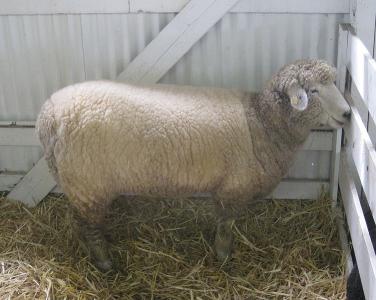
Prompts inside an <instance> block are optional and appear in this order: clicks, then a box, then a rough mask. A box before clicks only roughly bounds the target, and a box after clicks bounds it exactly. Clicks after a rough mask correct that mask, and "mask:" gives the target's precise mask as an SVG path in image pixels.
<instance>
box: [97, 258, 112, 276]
mask: <svg viewBox="0 0 376 300" xmlns="http://www.w3.org/2000/svg"><path fill="white" fill-rule="evenodd" d="M94 264H95V266H96V267H97V268H98V269H99V271H101V272H103V273H107V272H109V271H112V270H113V268H112V262H111V260H103V261H95V262H94Z"/></svg>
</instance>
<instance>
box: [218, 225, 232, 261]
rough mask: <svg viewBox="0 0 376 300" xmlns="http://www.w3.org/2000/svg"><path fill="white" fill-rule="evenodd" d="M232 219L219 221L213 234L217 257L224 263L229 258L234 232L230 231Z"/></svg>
mask: <svg viewBox="0 0 376 300" xmlns="http://www.w3.org/2000/svg"><path fill="white" fill-rule="evenodd" d="M232 224H233V220H227V221H225V222H219V223H218V225H217V232H216V234H215V241H214V247H215V252H216V254H217V259H218V260H219V261H220V262H222V263H224V262H226V261H228V260H229V259H230V258H231V254H232V246H233V243H234V234H233V232H232V229H231V227H232Z"/></svg>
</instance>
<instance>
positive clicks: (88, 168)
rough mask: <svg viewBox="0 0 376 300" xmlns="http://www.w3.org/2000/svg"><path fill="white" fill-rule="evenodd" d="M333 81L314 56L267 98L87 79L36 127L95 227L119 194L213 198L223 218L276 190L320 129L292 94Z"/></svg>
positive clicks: (277, 82)
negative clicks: (298, 86)
mask: <svg viewBox="0 0 376 300" xmlns="http://www.w3.org/2000/svg"><path fill="white" fill-rule="evenodd" d="M313 72H318V73H317V74H316V73H314V74H312V73H313ZM333 76H334V73H333V68H332V67H330V66H328V65H327V64H326V63H324V62H322V61H314V60H312V61H299V62H297V63H295V64H291V65H288V66H286V67H285V68H283V69H282V70H281V71H280V72H279V73H278V74H277V75H275V76H274V77H273V78H272V80H271V81H270V82H269V84H268V85H267V86H266V88H265V89H264V91H263V92H262V93H260V94H252V93H247V92H241V91H234V90H226V89H220V88H201V87H190V86H173V85H150V86H138V85H131V84H123V83H115V82H110V81H97V82H85V83H81V84H76V85H73V86H69V87H67V88H64V89H62V90H60V91H58V92H56V93H55V94H53V95H52V96H51V98H50V99H49V100H47V102H46V103H45V104H44V106H43V107H42V110H41V113H40V115H39V118H38V121H37V131H38V133H39V137H40V139H41V141H42V145H43V147H44V150H45V156H46V159H47V161H48V165H49V167H50V169H51V170H52V173H53V174H54V176H55V178H56V179H57V181H58V182H59V183H60V185H61V187H62V189H63V191H64V192H65V193H66V194H67V196H68V197H69V198H70V200H71V201H72V203H73V204H74V205H75V206H76V207H77V208H78V210H79V211H80V212H81V214H82V215H83V216H85V217H86V218H87V219H88V220H90V221H91V222H93V223H95V222H98V223H100V222H101V221H102V219H103V216H104V213H105V211H106V208H107V207H108V206H109V204H110V203H111V201H112V200H113V199H114V198H116V197H117V196H118V195H119V194H121V193H137V194H140V195H151V196H169V197H175V196H183V195H189V194H192V193H197V192H211V193H212V194H213V196H214V199H215V201H216V202H217V203H218V207H219V209H220V210H222V213H224V214H232V213H239V212H242V211H243V206H242V205H245V204H246V203H247V201H249V200H250V199H255V198H259V197H263V196H265V195H267V194H269V193H270V192H271V191H272V190H273V189H274V188H275V187H276V185H277V184H278V183H279V182H280V180H281V179H282V177H283V176H284V175H285V174H286V172H287V171H288V169H289V167H290V165H291V161H292V157H293V155H294V153H295V152H296V151H297V150H298V149H299V147H300V146H301V145H302V143H303V142H304V140H305V139H306V137H307V136H308V134H309V131H310V129H311V128H312V127H313V126H316V125H317V118H316V116H317V115H318V113H319V111H320V107H317V106H315V105H311V106H309V107H308V109H307V110H306V111H304V112H297V111H295V110H293V109H292V108H291V105H290V104H289V102H288V101H286V99H285V97H286V96H285V95H284V94H283V93H284V91H285V89H286V88H287V87H288V86H289V85H291V84H292V83H294V82H299V83H302V84H309V82H310V81H312V80H319V81H320V82H322V81H323V80H329V81H330V80H331V79H333ZM276 87H278V88H280V90H279V91H276V90H275V88H276Z"/></svg>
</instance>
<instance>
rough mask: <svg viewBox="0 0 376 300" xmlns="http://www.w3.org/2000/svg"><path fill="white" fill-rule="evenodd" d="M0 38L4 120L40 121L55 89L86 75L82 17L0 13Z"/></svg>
mask: <svg viewBox="0 0 376 300" xmlns="http://www.w3.org/2000/svg"><path fill="white" fill-rule="evenodd" d="M0 41H1V42H0V103H1V104H0V108H1V109H0V120H6V121H7V120H12V121H13V120H35V118H36V115H37V113H38V111H39V109H40V106H41V105H42V103H43V102H44V101H45V100H46V99H47V97H48V96H49V95H50V94H51V93H52V92H53V91H55V90H57V89H59V88H61V87H63V86H65V85H68V84H70V83H73V82H77V81H82V80H84V79H85V75H84V68H83V52H82V38H81V25H80V17H79V16H73V15H70V16H66V15H54V16H52V15H49V16H48V15H47V16H1V17H0Z"/></svg>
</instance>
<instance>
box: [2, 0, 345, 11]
mask: <svg viewBox="0 0 376 300" xmlns="http://www.w3.org/2000/svg"><path fill="white" fill-rule="evenodd" d="M188 2H189V0H153V1H150V0H128V1H124V0H107V1H92V0H80V1H74V0H59V1H54V2H51V1H50V0H38V1H31V0H12V1H7V0H0V15H43V14H116V13H123V14H124V13H139V12H147V13H177V12H180V11H181V10H182V9H183V8H184V6H186V5H187V3H188ZM230 12H233V13H323V14H329V13H334V14H348V13H349V12H350V0H316V1H312V0H285V1H280V0H264V1H259V0H240V1H239V3H238V4H237V5H235V6H234V7H233V8H232V9H231V10H230Z"/></svg>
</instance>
